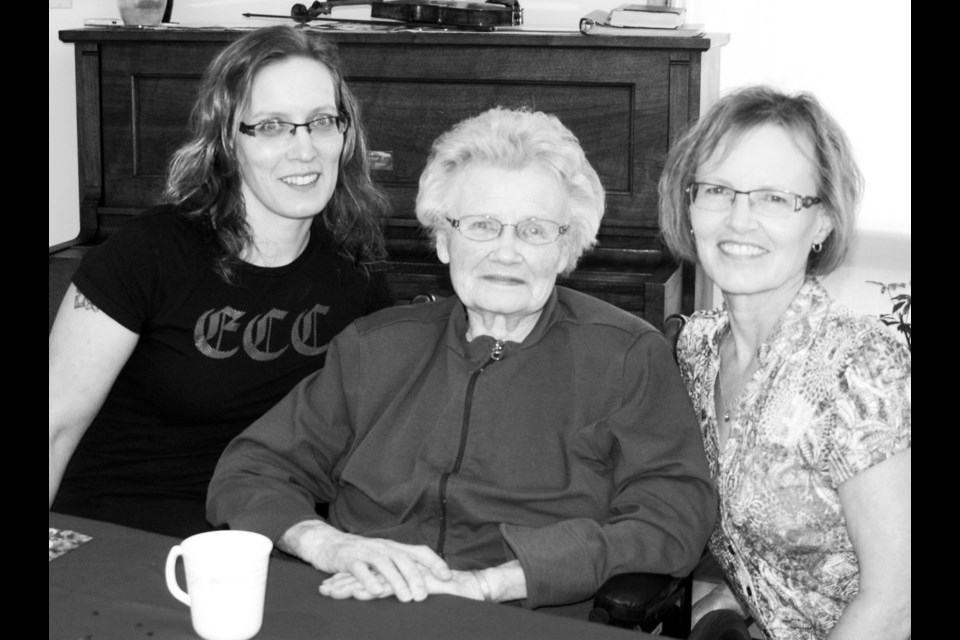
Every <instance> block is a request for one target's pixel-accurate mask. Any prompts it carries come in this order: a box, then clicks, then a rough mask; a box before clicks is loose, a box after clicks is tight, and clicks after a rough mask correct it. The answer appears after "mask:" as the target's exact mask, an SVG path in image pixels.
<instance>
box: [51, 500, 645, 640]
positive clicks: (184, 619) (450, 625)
mask: <svg viewBox="0 0 960 640" xmlns="http://www.w3.org/2000/svg"><path fill="white" fill-rule="evenodd" d="M50 527H51V528H57V529H66V530H69V531H74V532H77V533H81V534H85V535H87V536H90V537H91V539H90V540H89V541H87V542H84V543H82V544H80V545H79V546H78V547H76V548H74V549H72V550H70V551H68V552H66V553H65V554H63V555H61V556H60V557H57V558H55V559H53V560H51V561H50V601H49V604H50V636H49V637H50V640H114V639H115V640H140V639H143V640H166V639H182V640H196V639H197V637H198V636H196V635H195V634H194V632H193V629H192V627H191V626H190V613H189V610H188V608H187V606H186V605H183V604H181V603H180V602H179V601H177V600H175V599H174V597H173V596H172V595H171V594H170V593H169V592H168V591H167V586H166V580H165V578H164V570H165V565H166V559H167V554H168V552H169V551H170V548H171V547H173V546H174V545H175V544H178V543H179V542H180V541H179V540H177V539H175V538H170V537H167V536H162V535H158V534H155V533H148V532H146V531H139V530H137V529H130V528H127V527H122V526H119V525H113V524H109V523H105V522H98V521H95V520H87V519H84V518H76V517H73V516H66V515H61V514H57V513H51V514H50ZM180 569H182V568H178V570H180ZM181 575H182V572H181ZM324 577H325V574H323V573H321V572H318V571H317V570H315V569H313V568H312V567H310V566H308V565H307V564H305V563H302V562H300V561H299V560H296V559H290V558H289V557H288V556H285V555H284V554H282V553H280V552H277V551H275V552H274V556H273V557H272V558H271V560H270V570H269V574H268V578H267V595H266V603H265V606H264V616H263V627H262V629H261V630H260V633H259V634H257V636H256V640H274V639H277V640H279V639H286V640H307V639H311V640H312V639H314V638H317V639H324V640H327V639H329V640H352V639H356V640H376V639H378V638H384V639H389V640H433V639H436V640H472V639H477V640H487V639H490V638H493V639H495V640H512V639H516V640H521V639H522V640H530V639H531V638H544V639H550V640H584V639H587V640H590V639H596V640H629V639H632V640H644V639H646V638H653V637H654V636H650V635H647V634H644V633H640V632H636V631H627V630H623V629H617V628H613V627H606V626H603V625H599V624H595V623H590V622H585V621H579V620H574V619H570V618H562V617H558V616H554V615H550V614H546V613H538V612H534V611H528V610H525V609H521V608H518V607H513V606H508V605H503V604H494V603H483V602H477V601H473V600H468V599H465V598H458V597H455V596H447V595H436V596H430V597H429V598H427V599H426V600H425V601H423V602H419V603H408V604H404V603H401V602H399V601H397V600H396V599H394V598H388V599H384V600H376V601H372V602H360V601H357V600H331V599H330V598H325V597H323V596H321V595H320V594H319V593H318V591H317V587H318V586H319V584H320V581H321V580H322V579H323V578H324ZM180 584H181V586H183V585H184V584H185V582H184V580H183V579H182V577H181V580H180Z"/></svg>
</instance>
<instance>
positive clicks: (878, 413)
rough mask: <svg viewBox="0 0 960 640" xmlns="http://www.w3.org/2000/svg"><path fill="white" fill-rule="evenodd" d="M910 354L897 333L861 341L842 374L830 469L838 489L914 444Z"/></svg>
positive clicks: (830, 453) (874, 335)
mask: <svg viewBox="0 0 960 640" xmlns="http://www.w3.org/2000/svg"><path fill="white" fill-rule="evenodd" d="M910 360H911V358H910V353H909V351H908V350H907V349H906V347H905V346H903V345H902V344H901V343H899V342H897V341H896V340H895V339H894V338H893V337H888V336H886V335H879V336H878V335H876V334H873V335H870V336H869V337H868V338H867V339H864V340H862V341H860V342H859V345H858V347H857V348H856V349H855V350H854V351H853V353H852V354H851V355H850V356H849V357H848V362H849V364H847V366H845V367H843V369H842V371H841V372H840V375H839V376H838V380H837V382H838V391H837V400H836V414H835V415H836V420H835V424H834V425H832V426H833V429H832V438H831V445H830V447H829V448H828V449H827V461H826V464H827V468H828V472H829V474H830V481H831V483H832V484H833V486H834V488H836V487H838V486H839V485H840V484H842V483H843V482H845V481H846V480H849V479H850V478H852V477H853V476H855V475H857V474H858V473H860V472H862V471H864V470H866V469H868V468H870V467H872V466H874V465H876V464H878V463H880V462H883V461H884V460H886V459H887V458H889V457H890V456H892V455H894V454H896V453H899V452H900V451H903V450H905V449H907V448H908V447H910V440H911V424H910V417H911V398H910V395H911V362H910Z"/></svg>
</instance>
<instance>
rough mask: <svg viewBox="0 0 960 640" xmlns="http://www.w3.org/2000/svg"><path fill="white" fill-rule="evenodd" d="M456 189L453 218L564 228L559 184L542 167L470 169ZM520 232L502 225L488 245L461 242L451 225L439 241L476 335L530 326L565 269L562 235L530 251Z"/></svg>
mask: <svg viewBox="0 0 960 640" xmlns="http://www.w3.org/2000/svg"><path fill="white" fill-rule="evenodd" d="M453 189H454V193H453V194H452V197H451V198H450V212H449V213H448V216H449V217H450V218H454V219H460V218H462V217H463V216H467V215H485V216H490V217H492V218H495V219H497V220H499V221H500V222H501V223H503V224H517V223H518V222H520V221H521V220H526V219H527V218H538V219H540V220H552V221H554V222H556V223H558V224H560V225H564V224H567V221H566V220H565V217H564V207H563V188H562V186H561V185H560V183H559V181H558V180H557V179H556V178H554V177H553V176H552V175H550V174H549V173H547V171H546V170H544V169H541V168H540V167H537V166H528V167H525V168H523V169H520V170H517V169H502V168H499V167H492V166H489V165H476V166H470V167H467V168H466V169H464V171H463V173H462V174H461V175H460V176H459V177H458V178H457V179H456V181H455V183H454V187H453ZM515 231H516V229H515V228H514V227H504V228H503V230H502V231H501V233H500V237H499V238H496V239H494V240H489V241H486V242H478V241H476V240H469V239H467V238H464V237H463V236H462V235H460V233H459V232H458V231H457V230H456V229H454V228H453V227H446V228H443V229H441V230H440V231H439V233H438V235H437V255H438V256H439V258H440V260H441V261H442V262H444V263H446V264H449V265H450V279H451V281H452V283H453V288H454V290H455V291H456V292H457V296H458V297H459V298H460V300H461V301H462V302H463V304H464V306H466V308H467V311H468V314H469V315H470V319H471V327H472V328H474V334H475V335H476V334H477V333H478V331H481V332H483V333H487V334H488V335H489V334H490V331H489V329H490V328H491V327H493V326H496V325H497V323H498V322H503V323H505V325H504V326H506V327H507V328H508V329H509V328H512V327H515V326H517V325H518V324H522V325H526V326H528V328H532V326H533V324H535V323H536V319H537V318H538V317H539V314H540V311H541V310H542V309H543V306H544V304H546V302H547V299H548V298H549V297H550V293H551V292H552V291H553V287H554V284H555V283H556V279H557V274H559V273H560V272H561V271H563V268H564V267H565V266H566V264H567V259H568V258H567V250H566V248H565V245H564V239H563V236H561V237H560V238H559V239H558V240H557V241H556V242H551V243H549V244H545V245H532V244H528V243H526V242H524V241H522V240H519V239H518V238H517V237H516V233H515ZM475 322H479V323H480V325H477V324H475ZM481 325H482V327H485V328H486V330H484V329H481V328H480V326H481ZM496 337H501V336H499V335H498V336H496Z"/></svg>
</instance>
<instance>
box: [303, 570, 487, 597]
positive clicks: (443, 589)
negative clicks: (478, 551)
mask: <svg viewBox="0 0 960 640" xmlns="http://www.w3.org/2000/svg"><path fill="white" fill-rule="evenodd" d="M422 569H423V571H422V573H421V576H422V577H423V584H424V586H425V587H426V590H427V593H428V594H431V595H432V594H436V593H448V594H451V595H455V596H461V597H464V598H470V599H472V600H483V599H484V597H483V590H482V588H481V587H480V582H479V578H477V576H476V574H475V573H474V572H472V571H451V577H450V578H449V579H448V580H440V579H438V578H437V577H435V576H434V575H433V574H432V573H431V572H430V571H428V570H426V568H425V567H423V568H422ZM376 577H377V579H378V580H379V586H380V592H379V593H377V594H374V593H372V592H371V591H370V590H369V589H367V587H366V584H365V583H363V582H361V581H360V580H359V579H358V578H357V576H355V575H353V574H352V573H348V572H341V573H337V574H334V575H332V576H330V577H329V578H327V579H326V580H324V581H323V582H322V583H321V584H320V594H321V595H325V596H328V597H330V598H335V599H337V600H342V599H344V598H356V599H357V600H374V599H377V598H386V597H389V596H392V595H394V590H393V586H392V585H391V584H390V583H389V582H387V580H386V579H385V578H384V577H383V576H382V575H377V576H376ZM398 597H399V596H398ZM420 599H422V598H414V600H420Z"/></svg>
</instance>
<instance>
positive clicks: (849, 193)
mask: <svg viewBox="0 0 960 640" xmlns="http://www.w3.org/2000/svg"><path fill="white" fill-rule="evenodd" d="M765 124H773V125H776V126H779V127H782V128H783V129H784V130H786V131H788V132H790V133H792V134H793V135H794V136H796V137H798V138H800V137H806V138H807V139H808V140H810V142H811V143H812V146H813V150H814V157H812V158H810V161H811V162H813V165H814V168H815V170H816V172H817V194H816V195H817V196H818V197H819V198H820V199H821V201H822V205H823V207H824V211H826V213H827V215H828V216H829V217H830V221H831V222H832V223H833V230H832V231H831V232H830V235H828V236H827V238H826V239H825V240H824V241H823V249H822V251H820V252H819V253H816V252H813V251H811V252H810V253H809V257H808V259H807V273H808V274H810V275H827V274H829V273H831V272H832V271H833V270H834V269H836V268H837V267H838V266H840V264H841V263H842V262H843V260H844V258H846V255H847V252H848V251H849V250H850V245H851V244H852V242H853V237H854V235H855V233H856V224H857V223H856V217H857V211H858V209H859V206H860V198H861V196H862V194H863V176H862V174H861V173H860V169H859V167H858V166H857V163H856V160H855V159H854V155H853V148H852V147H851V145H850V141H849V140H848V139H847V136H846V134H845V133H844V132H843V129H841V128H840V125H839V124H838V123H837V122H836V120H834V119H833V117H832V116H830V114H829V113H827V111H826V109H824V108H823V106H822V105H821V104H820V102H819V101H818V100H817V99H816V97H814V96H813V95H812V94H810V93H807V92H800V93H796V94H793V95H790V94H785V93H782V92H780V91H778V90H776V89H773V88H771V87H768V86H764V85H756V86H747V87H743V88H741V89H738V90H736V91H734V92H732V93H730V94H728V95H726V96H724V97H722V98H721V99H720V100H718V101H717V102H716V103H715V104H714V105H713V107H712V108H711V109H710V110H709V112H708V113H707V114H706V115H704V116H703V117H702V118H701V119H700V120H699V121H698V122H696V123H695V124H693V125H692V126H691V128H690V129H689V130H688V131H687V132H686V133H685V134H684V135H683V136H682V137H681V138H680V139H679V140H678V141H677V143H676V144H675V145H674V146H673V148H672V149H671V150H670V153H669V155H668V157H667V163H666V168H665V169H664V171H663V174H662V175H661V176H660V185H659V190H660V229H661V236H662V238H663V240H664V242H665V243H666V245H667V246H668V247H669V248H670V251H672V252H673V254H674V255H675V256H677V257H679V258H683V259H685V260H689V261H690V262H694V263H696V261H697V247H696V242H695V241H694V238H693V232H692V231H691V225H690V201H689V199H688V197H687V194H686V191H685V189H686V188H687V186H688V185H689V184H690V183H691V182H693V181H694V179H695V176H696V172H697V169H698V168H699V166H700V164H701V163H703V162H704V161H706V160H707V159H708V158H709V157H710V156H711V155H712V154H713V152H714V151H715V150H716V149H717V148H718V147H719V146H720V145H721V144H725V143H727V142H729V141H731V140H733V141H735V140H737V138H739V137H740V136H741V135H743V134H744V133H745V132H747V131H751V130H753V129H756V128H757V127H760V126H762V125H765Z"/></svg>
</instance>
